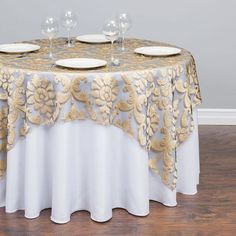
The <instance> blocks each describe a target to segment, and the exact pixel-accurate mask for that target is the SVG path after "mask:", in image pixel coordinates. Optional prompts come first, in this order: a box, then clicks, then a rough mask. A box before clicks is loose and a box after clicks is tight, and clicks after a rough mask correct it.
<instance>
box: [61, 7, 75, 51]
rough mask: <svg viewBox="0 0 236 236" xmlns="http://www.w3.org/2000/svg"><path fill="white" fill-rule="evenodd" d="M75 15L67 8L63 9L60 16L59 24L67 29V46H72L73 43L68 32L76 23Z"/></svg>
mask: <svg viewBox="0 0 236 236" xmlns="http://www.w3.org/2000/svg"><path fill="white" fill-rule="evenodd" d="M77 23H78V22H77V17H76V15H75V14H74V13H73V12H72V11H71V10H67V11H65V12H64V13H63V14H62V16H61V24H62V27H63V28H65V29H66V30H67V37H68V43H67V46H68V47H72V46H73V44H72V42H71V37H70V32H71V30H72V29H74V28H75V27H76V25H77Z"/></svg>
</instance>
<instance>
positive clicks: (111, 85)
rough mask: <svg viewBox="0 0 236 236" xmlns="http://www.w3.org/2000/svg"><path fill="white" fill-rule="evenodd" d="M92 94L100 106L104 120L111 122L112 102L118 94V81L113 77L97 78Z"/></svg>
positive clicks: (93, 84)
mask: <svg viewBox="0 0 236 236" xmlns="http://www.w3.org/2000/svg"><path fill="white" fill-rule="evenodd" d="M92 95H93V97H94V98H95V103H96V104H97V105H98V106H100V112H101V113H102V116H103V118H104V122H105V123H106V124H107V123H109V114H110V111H111V109H112V103H113V102H114V101H115V100H116V97H117V95H118V86H117V81H116V80H115V79H112V78H111V77H104V78H98V79H95V80H94V81H93V83H92Z"/></svg>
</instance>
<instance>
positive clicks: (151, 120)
mask: <svg viewBox="0 0 236 236" xmlns="http://www.w3.org/2000/svg"><path fill="white" fill-rule="evenodd" d="M159 121H160V118H159V116H158V115H157V107H156V105H151V106H149V107H148V111H147V134H148V135H149V137H152V136H153V135H154V133H155V132H156V131H157V128H158V124H159Z"/></svg>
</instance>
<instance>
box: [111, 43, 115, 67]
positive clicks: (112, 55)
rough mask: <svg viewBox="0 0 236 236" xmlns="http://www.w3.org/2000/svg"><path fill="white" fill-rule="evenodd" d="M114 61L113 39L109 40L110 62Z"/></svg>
mask: <svg viewBox="0 0 236 236" xmlns="http://www.w3.org/2000/svg"><path fill="white" fill-rule="evenodd" d="M113 62H114V41H113V40H112V41H111V63H113Z"/></svg>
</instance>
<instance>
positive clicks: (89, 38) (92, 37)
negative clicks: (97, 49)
mask: <svg viewBox="0 0 236 236" xmlns="http://www.w3.org/2000/svg"><path fill="white" fill-rule="evenodd" d="M76 39H77V40H78V41H80V42H83V43H109V42H110V41H109V40H108V39H106V37H105V36H104V35H103V34H86V35H80V36H78V37H77V38H76Z"/></svg>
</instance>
